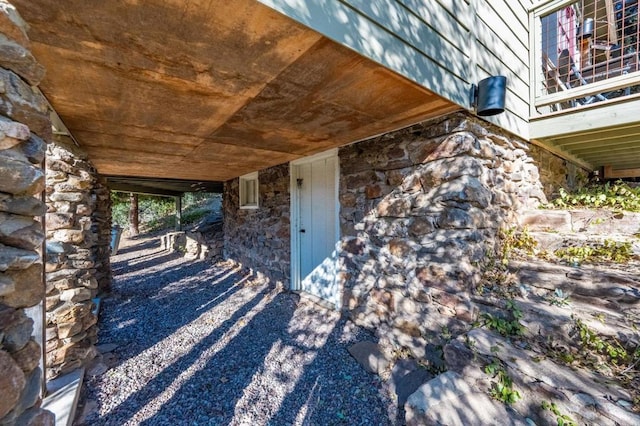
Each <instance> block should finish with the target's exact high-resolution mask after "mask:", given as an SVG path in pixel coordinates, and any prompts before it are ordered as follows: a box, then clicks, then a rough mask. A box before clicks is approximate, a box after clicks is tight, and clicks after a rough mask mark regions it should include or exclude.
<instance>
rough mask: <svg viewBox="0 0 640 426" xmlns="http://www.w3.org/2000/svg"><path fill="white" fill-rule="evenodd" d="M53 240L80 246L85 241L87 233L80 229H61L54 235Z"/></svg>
mask: <svg viewBox="0 0 640 426" xmlns="http://www.w3.org/2000/svg"><path fill="white" fill-rule="evenodd" d="M53 238H54V239H55V240H56V241H60V242H62V243H72V244H80V243H82V242H83V241H84V239H85V232H84V231H83V230H78V229H60V230H57V231H55V232H54V233H53Z"/></svg>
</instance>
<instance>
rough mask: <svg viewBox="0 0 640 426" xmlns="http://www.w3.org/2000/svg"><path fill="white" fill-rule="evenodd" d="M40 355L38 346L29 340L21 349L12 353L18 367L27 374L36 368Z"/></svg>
mask: <svg viewBox="0 0 640 426" xmlns="http://www.w3.org/2000/svg"><path fill="white" fill-rule="evenodd" d="M41 355H42V354H41V351H40V345H39V344H38V343H36V341H35V340H34V339H31V340H29V341H28V342H27V344H26V345H25V346H24V347H23V348H22V349H20V350H19V351H16V352H14V353H13V358H14V360H15V361H16V364H18V367H20V369H21V370H22V371H24V372H25V374H27V373H29V372H31V371H33V369H34V368H36V367H37V366H38V364H39V363H40V358H41Z"/></svg>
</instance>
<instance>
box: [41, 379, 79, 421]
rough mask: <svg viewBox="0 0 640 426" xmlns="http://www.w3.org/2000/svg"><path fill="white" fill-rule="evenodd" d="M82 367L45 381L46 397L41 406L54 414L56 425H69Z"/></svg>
mask: <svg viewBox="0 0 640 426" xmlns="http://www.w3.org/2000/svg"><path fill="white" fill-rule="evenodd" d="M83 379H84V368H78V369H77V370H74V371H72V372H70V373H68V374H65V375H64V376H60V377H57V378H55V379H53V380H50V381H49V382H48V383H47V397H46V398H45V399H44V400H43V402H42V408H44V409H45V410H49V411H51V412H52V413H53V414H55V416H56V426H71V425H72V424H73V420H74V418H75V414H76V408H77V406H78V398H79V396H80V389H81V388H82V381H83Z"/></svg>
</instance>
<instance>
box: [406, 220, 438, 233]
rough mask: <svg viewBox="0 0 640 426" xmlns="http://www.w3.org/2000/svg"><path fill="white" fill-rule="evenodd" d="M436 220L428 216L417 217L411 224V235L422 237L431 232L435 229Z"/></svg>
mask: <svg viewBox="0 0 640 426" xmlns="http://www.w3.org/2000/svg"><path fill="white" fill-rule="evenodd" d="M433 222H434V221H433V220H430V219H429V218H428V217H416V218H415V219H413V220H412V221H411V224H410V225H409V235H411V236H412V237H421V236H423V235H426V234H430V233H431V232H433V231H434V230H435V226H434V223H433Z"/></svg>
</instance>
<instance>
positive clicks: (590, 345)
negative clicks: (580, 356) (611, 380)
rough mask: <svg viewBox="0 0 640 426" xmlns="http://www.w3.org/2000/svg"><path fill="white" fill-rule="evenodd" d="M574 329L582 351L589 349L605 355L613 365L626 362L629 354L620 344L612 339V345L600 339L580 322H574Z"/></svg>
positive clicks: (577, 320) (578, 320)
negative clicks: (578, 337)
mask: <svg viewBox="0 0 640 426" xmlns="http://www.w3.org/2000/svg"><path fill="white" fill-rule="evenodd" d="M575 327H576V329H577V330H578V334H579V336H580V345H581V346H582V348H583V349H591V350H595V351H596V352H598V353H600V354H603V355H606V356H608V357H609V360H610V361H611V362H612V363H613V364H620V363H624V362H626V361H628V359H629V354H628V353H627V351H626V350H625V348H623V347H622V345H620V343H619V342H618V341H617V340H615V339H614V343H613V344H612V343H609V342H608V341H606V340H604V339H602V338H601V337H600V336H599V335H598V334H597V333H596V332H595V331H594V330H592V329H590V328H589V326H587V324H585V323H584V322H583V321H582V320H580V319H576V320H575Z"/></svg>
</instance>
